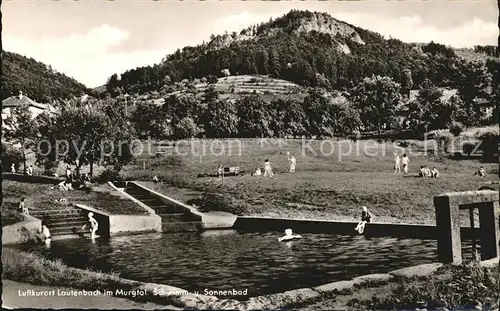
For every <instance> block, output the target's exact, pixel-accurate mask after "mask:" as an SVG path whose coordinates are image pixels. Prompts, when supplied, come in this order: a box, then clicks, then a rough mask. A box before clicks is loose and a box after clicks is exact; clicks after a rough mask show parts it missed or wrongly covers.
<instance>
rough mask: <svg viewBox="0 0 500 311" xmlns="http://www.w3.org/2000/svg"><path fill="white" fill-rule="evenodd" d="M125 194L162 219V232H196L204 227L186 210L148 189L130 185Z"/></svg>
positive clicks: (199, 220)
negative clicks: (147, 207)
mask: <svg viewBox="0 0 500 311" xmlns="http://www.w3.org/2000/svg"><path fill="white" fill-rule="evenodd" d="M125 192H126V193H127V194H129V195H130V196H132V197H134V198H135V199H137V200H139V201H140V202H142V203H144V204H146V205H147V206H149V207H150V208H151V209H153V210H154V212H155V213H156V215H158V216H160V217H161V227H162V232H172V233H173V232H196V231H199V230H201V228H202V227H203V223H202V221H201V219H199V218H198V217H196V216H195V215H192V214H191V213H190V212H189V211H187V210H186V209H185V208H183V207H180V206H177V205H176V204H174V203H170V202H168V201H166V200H164V199H162V198H161V197H159V196H157V195H155V194H154V193H151V192H149V191H148V190H147V189H144V188H142V187H139V186H137V185H135V184H133V183H128V184H127V186H126V188H125Z"/></svg>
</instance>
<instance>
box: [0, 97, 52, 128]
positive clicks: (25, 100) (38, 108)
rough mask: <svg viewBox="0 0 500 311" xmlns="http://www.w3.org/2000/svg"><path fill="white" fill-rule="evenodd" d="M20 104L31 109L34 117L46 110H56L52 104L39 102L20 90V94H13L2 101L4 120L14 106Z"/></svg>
mask: <svg viewBox="0 0 500 311" xmlns="http://www.w3.org/2000/svg"><path fill="white" fill-rule="evenodd" d="M19 106H23V107H26V108H27V109H29V110H30V111H31V114H32V116H33V119H34V118H36V117H37V116H38V115H39V114H41V113H42V112H44V111H46V110H49V111H54V110H55V109H54V107H52V106H51V105H50V104H40V103H37V102H35V101H34V100H32V99H31V98H29V97H28V96H25V95H23V92H19V96H11V97H9V98H6V99H4V100H3V101H2V121H3V120H5V119H6V118H7V117H8V116H9V115H10V113H11V110H12V109H13V108H15V107H19Z"/></svg>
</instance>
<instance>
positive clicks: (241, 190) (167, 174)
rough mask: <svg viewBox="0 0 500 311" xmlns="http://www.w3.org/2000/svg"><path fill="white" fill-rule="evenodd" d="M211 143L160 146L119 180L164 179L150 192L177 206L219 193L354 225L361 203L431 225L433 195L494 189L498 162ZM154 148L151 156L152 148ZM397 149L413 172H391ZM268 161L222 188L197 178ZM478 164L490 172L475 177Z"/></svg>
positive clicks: (382, 215) (340, 144)
mask: <svg viewBox="0 0 500 311" xmlns="http://www.w3.org/2000/svg"><path fill="white" fill-rule="evenodd" d="M211 142H212V141H210V140H205V141H198V142H197V143H194V144H191V145H189V146H188V145H187V144H186V143H184V144H182V145H180V146H179V147H178V149H177V151H172V150H170V151H168V150H167V149H163V152H170V154H163V155H161V156H159V157H155V156H147V155H143V156H140V157H138V159H136V161H135V164H132V165H130V166H127V167H126V168H125V170H124V171H123V172H122V173H123V176H124V178H126V179H135V180H151V178H152V176H153V175H158V176H160V177H161V178H163V180H164V181H165V182H164V183H161V184H152V185H154V186H153V188H154V189H155V190H157V191H159V192H163V193H165V194H169V195H171V196H173V197H175V198H177V199H180V200H182V201H188V200H190V199H193V198H195V197H197V196H199V194H200V193H201V194H202V193H211V194H213V193H218V194H222V195H224V196H226V197H230V198H231V199H233V200H234V201H235V202H237V203H238V204H240V205H241V204H243V205H244V206H245V212H244V213H243V214H245V215H267V216H282V217H296V218H297V217H299V218H324V217H328V218H330V219H337V220H354V219H358V218H359V213H360V212H359V211H360V208H361V205H367V206H368V207H369V208H370V210H371V211H372V213H373V214H374V216H375V217H376V218H375V221H391V222H409V223H428V224H434V206H433V196H435V195H439V194H442V193H445V192H452V191H467V190H477V189H478V188H480V187H482V186H490V187H493V188H496V189H498V187H499V186H498V164H495V163H481V162H480V160H469V159H466V160H451V159H447V158H443V159H437V158H428V157H427V156H425V155H424V154H423V149H422V143H421V142H415V143H413V144H411V145H410V147H408V148H406V149H404V150H403V149H400V148H399V147H395V146H394V145H393V144H392V143H383V144H378V143H374V142H367V141H361V142H358V143H357V144H355V143H351V145H349V143H348V142H346V141H333V151H332V148H331V145H330V143H324V145H323V151H324V153H323V154H322V153H321V152H320V150H321V148H322V146H321V144H320V142H319V141H316V142H314V143H311V144H310V147H311V149H308V148H305V149H304V150H305V152H304V150H303V147H302V146H304V145H303V144H302V142H301V141H300V140H294V141H290V140H289V141H287V142H286V144H283V145H282V146H279V145H278V143H277V141H267V142H264V144H263V146H262V145H261V144H260V142H259V140H255V139H248V140H242V142H241V143H238V142H236V141H233V142H230V141H225V142H224V143H220V144H218V145H215V144H213V145H211ZM352 144H354V145H352ZM217 148H218V149H217ZM367 148H368V149H367ZM409 148H411V149H409ZM349 149H351V152H349ZM151 150H152V153H153V154H155V153H156V149H155V147H152V148H151ZM193 150H194V155H193ZM203 150H205V154H204V155H203ZM211 150H212V152H211ZM357 150H359V151H357ZM364 150H367V152H364ZM395 151H399V152H400V154H402V152H403V151H404V152H407V153H409V154H410V161H411V162H410V174H408V175H403V174H395V173H394V172H393V166H394V163H393V154H394V152H395ZM287 152H290V154H293V155H295V157H296V158H297V168H296V173H295V174H291V173H288V172H287V171H288V161H287ZM410 152H411V153H410ZM325 153H326V154H325ZM367 153H368V154H367ZM179 154H183V156H181V155H179ZM199 154H202V156H200V155H199ZM217 154H218V155H217ZM265 159H269V160H270V161H271V163H272V165H273V170H274V173H275V174H276V175H275V177H274V178H264V177H262V176H260V177H252V176H241V177H227V178H225V179H224V184H223V185H222V181H221V180H220V179H218V178H197V175H198V174H199V173H214V172H216V170H217V167H218V165H219V164H224V165H225V166H240V167H242V169H244V170H246V171H247V172H250V171H253V170H255V168H256V167H258V166H260V167H261V168H262V167H263V162H264V160H265ZM144 165H145V167H146V169H145V170H144V169H143V166H144ZM420 165H427V166H429V167H431V168H432V167H434V166H435V167H436V168H438V170H439V171H440V173H441V176H440V178H439V179H429V178H425V179H424V178H418V177H417V174H418V168H419V167H420ZM481 165H483V166H484V167H485V169H486V172H487V173H488V175H487V176H486V177H482V178H481V177H477V176H476V177H474V176H473V174H474V172H475V171H476V170H477V169H478V168H479V166H481ZM492 183H493V184H492ZM464 219H467V217H464Z"/></svg>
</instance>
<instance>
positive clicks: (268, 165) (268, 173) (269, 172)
mask: <svg viewBox="0 0 500 311" xmlns="http://www.w3.org/2000/svg"><path fill="white" fill-rule="evenodd" d="M266 176H269V177H273V176H274V174H273V169H272V168H271V162H269V160H268V159H266V161H264V177H266Z"/></svg>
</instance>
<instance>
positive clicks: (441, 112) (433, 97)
mask: <svg viewBox="0 0 500 311" xmlns="http://www.w3.org/2000/svg"><path fill="white" fill-rule="evenodd" d="M442 96H443V92H442V91H441V90H440V89H438V88H437V87H436V86H435V85H434V84H432V82H430V81H429V80H426V81H424V83H423V84H422V86H421V88H420V90H419V93H418V95H417V98H416V99H415V100H414V101H411V102H410V103H409V104H408V110H409V117H408V119H409V121H410V124H411V125H412V127H413V128H415V129H417V131H419V132H420V133H425V132H427V131H430V130H435V129H438V128H443V127H447V125H449V123H451V113H452V111H451V110H447V109H446V103H443V102H442V101H441V98H442Z"/></svg>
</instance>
